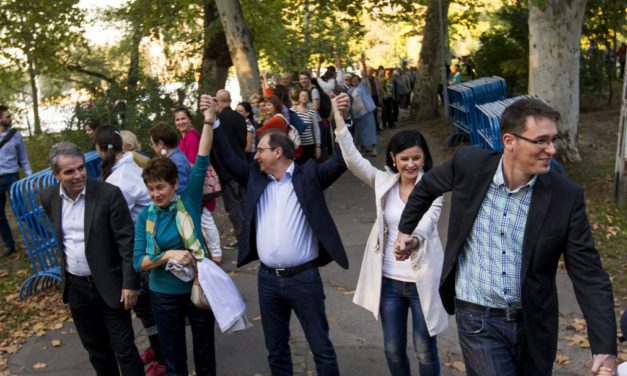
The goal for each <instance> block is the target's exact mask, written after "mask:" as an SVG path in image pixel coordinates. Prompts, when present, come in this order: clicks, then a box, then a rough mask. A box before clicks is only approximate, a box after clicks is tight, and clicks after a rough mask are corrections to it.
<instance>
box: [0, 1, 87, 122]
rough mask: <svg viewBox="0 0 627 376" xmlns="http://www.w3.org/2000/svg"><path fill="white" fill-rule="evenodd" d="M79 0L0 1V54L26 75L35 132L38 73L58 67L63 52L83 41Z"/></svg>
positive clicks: (37, 120) (37, 103)
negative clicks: (0, 47) (28, 83)
mask: <svg viewBox="0 0 627 376" xmlns="http://www.w3.org/2000/svg"><path fill="white" fill-rule="evenodd" d="M78 2H79V1H78V0H55V1H47V0H30V1H23V0H4V1H3V2H2V3H0V4H1V5H0V45H2V49H1V52H0V54H1V56H2V57H3V58H4V59H6V61H8V62H10V63H11V64H12V65H14V66H16V67H19V68H20V70H21V71H23V72H25V73H26V74H27V75H28V78H29V81H30V89H31V90H30V95H31V100H32V108H33V115H34V129H35V134H39V133H41V121H40V118H39V101H40V98H39V88H38V77H39V75H40V74H42V73H51V72H54V71H56V70H58V69H59V66H60V64H59V62H60V61H61V60H62V59H63V56H64V55H66V54H67V53H68V52H69V50H70V49H71V47H72V46H75V45H77V44H81V43H82V41H83V39H82V28H81V25H82V22H83V13H82V12H81V11H80V9H79V8H78V6H77V5H78Z"/></svg>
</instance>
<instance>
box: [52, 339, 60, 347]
mask: <svg viewBox="0 0 627 376" xmlns="http://www.w3.org/2000/svg"><path fill="white" fill-rule="evenodd" d="M50 345H51V346H52V347H59V346H61V340H60V339H53V340H52V341H50Z"/></svg>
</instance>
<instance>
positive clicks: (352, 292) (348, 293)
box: [343, 290, 355, 295]
mask: <svg viewBox="0 0 627 376" xmlns="http://www.w3.org/2000/svg"><path fill="white" fill-rule="evenodd" d="M343 294H344V295H355V290H349V291H344V293H343Z"/></svg>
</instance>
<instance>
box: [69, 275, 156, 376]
mask: <svg viewBox="0 0 627 376" xmlns="http://www.w3.org/2000/svg"><path fill="white" fill-rule="evenodd" d="M66 283H67V294H68V295H67V296H68V303H69V305H70V312H71V313H72V318H73V319H74V325H75V326H76V331H77V332H78V336H79V337H80V339H81V342H82V343H83V347H85V350H87V352H88V353H89V361H90V362H91V364H92V366H93V367H94V369H95V370H96V374H98V376H117V375H119V374H120V372H119V371H122V375H125V376H126V375H144V365H143V364H142V361H141V359H140V358H139V352H138V351H137V347H135V335H134V334H133V327H132V324H131V312H130V311H127V310H124V309H123V308H111V307H109V306H108V305H107V303H105V301H104V300H103V299H102V297H101V296H100V293H99V292H98V290H96V285H95V284H94V283H93V282H87V281H84V280H82V279H76V278H73V277H72V276H68V277H67V278H66ZM116 359H117V360H116ZM118 364H119V367H120V368H119V370H118Z"/></svg>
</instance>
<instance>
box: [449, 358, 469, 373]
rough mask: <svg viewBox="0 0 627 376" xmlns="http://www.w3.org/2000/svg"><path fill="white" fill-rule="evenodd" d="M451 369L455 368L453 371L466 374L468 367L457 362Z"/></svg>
mask: <svg viewBox="0 0 627 376" xmlns="http://www.w3.org/2000/svg"><path fill="white" fill-rule="evenodd" d="M451 367H453V369H455V370H457V371H460V372H466V365H465V364H464V362H462V361H460V360H456V361H454V362H453V363H452V364H451Z"/></svg>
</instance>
